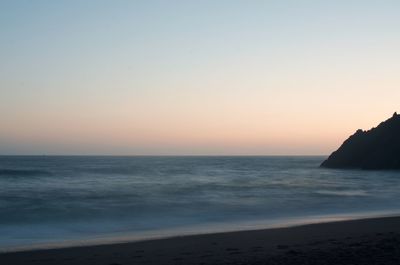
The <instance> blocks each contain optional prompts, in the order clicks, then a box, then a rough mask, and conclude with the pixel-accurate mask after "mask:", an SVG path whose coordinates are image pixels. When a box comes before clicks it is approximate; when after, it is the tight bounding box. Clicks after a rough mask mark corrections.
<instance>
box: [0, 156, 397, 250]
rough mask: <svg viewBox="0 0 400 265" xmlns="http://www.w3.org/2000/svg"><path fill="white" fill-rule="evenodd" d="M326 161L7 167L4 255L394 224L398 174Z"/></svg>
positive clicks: (70, 160) (7, 163)
mask: <svg viewBox="0 0 400 265" xmlns="http://www.w3.org/2000/svg"><path fill="white" fill-rule="evenodd" d="M324 159H325V157H310V156H279V157H273V156H265V157H261V156H260V157H257V156H254V157H252V156H249V157H223V156H220V157H214V156H210V157H206V156H205V157H190V156H189V157H105V156H104V157H101V156H99V157H94V156H93V157H79V156H71V157H59V156H36V157H35V156H32V157H28V156H27V157H22V156H2V157H0V251H4V250H10V249H19V248H35V247H43V246H49V245H50V246H61V245H63V244H64V245H74V244H77V245H80V244H91V243H102V242H118V241H125V240H135V239H142V238H152V237H159V236H171V235H182V234H193V233H204V232H217V231H230V230H239V229H253V228H262V227H272V226H279V225H289V224H300V223H307V222H318V221H324V220H335V219H341V218H344V219H346V218H353V217H360V216H374V215H385V214H396V213H399V212H400V171H361V170H334V169H323V168H319V165H320V163H321V162H322V161H323V160H324Z"/></svg>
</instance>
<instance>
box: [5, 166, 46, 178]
mask: <svg viewBox="0 0 400 265" xmlns="http://www.w3.org/2000/svg"><path fill="white" fill-rule="evenodd" d="M43 175H46V176H47V175H51V173H50V172H49V171H45V170H37V169H4V168H3V169H0V176H7V177H13V176H17V177H21V176H43Z"/></svg>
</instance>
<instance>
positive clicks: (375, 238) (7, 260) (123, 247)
mask: <svg viewBox="0 0 400 265" xmlns="http://www.w3.org/2000/svg"><path fill="white" fill-rule="evenodd" d="M0 264H7V265H13V264H15V265H19V264H32V265H34V264H43V265H50V264H51V265H55V264H57V265H62V264H79V265H80V264H82V265H91V264H96V265H127V264H144V265H145V264H157V265H160V264H166V265H169V264H185V265H188V264H199V265H200V264H203V265H208V264H248V265H252V264H253V265H258V264H260V265H261V264H281V265H283V264H318V265H321V264H352V265H354V264H368V265H370V264H385V265H390V264H400V217H384V218H373V219H363V220H352V221H339V222H331V223H322V224H312V225H304V226H297V227H289V228H277V229H265V230H252V231H240V232H228V233H215V234H207V235H195V236H183V237H174V238H168V239H158V240H149V241H142V242H134V243H122V244H110V245H99V246H84V247H72V248H63V249H49V250H36V251H24V252H14V253H3V254H0Z"/></svg>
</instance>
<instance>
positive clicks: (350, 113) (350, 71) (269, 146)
mask: <svg viewBox="0 0 400 265" xmlns="http://www.w3.org/2000/svg"><path fill="white" fill-rule="evenodd" d="M399 14H400V1H395V0H393V1H387V0H380V1H378V0H376V1H368V0H359V1H352V0H343V1H340V0H338V1H322V0H320V1H307V0H304V1H298V0H293V1H283V0H276V1H267V0H265V1H244V0H242V1H233V0H229V1H223V0H211V1H203V0H201V1H183V0H182V1H172V0H169V1H151V0H143V1H118V0H116V1H99V0H96V1H86V0H83V1H81V0H80V1H73V0H68V1H67V0H65V1H52V0H49V1H41V0H36V1H30V0H29V1H21V0H8V1H5V0H0V153H1V154H121V155H127V154H132V155H139V154H145V155H149V154H154V155H157V154H159V155H165V154H167V155H174V154H193V155H196V154H213V155H216V154H232V155H240V154H259V155H260V154H265V155H268V154H328V153H330V152H331V151H333V149H335V148H337V147H338V145H340V144H341V143H342V141H343V140H344V139H345V138H347V136H348V135H349V134H352V133H353V132H354V131H355V130H356V129H358V128H363V129H369V128H371V127H373V126H376V125H377V123H379V122H380V121H382V120H384V119H386V118H389V117H390V116H391V115H392V113H393V112H394V111H396V110H397V111H399V110H400V108H399V103H400V74H399V70H400V15H399Z"/></svg>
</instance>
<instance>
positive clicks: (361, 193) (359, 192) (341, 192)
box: [316, 190, 368, 196]
mask: <svg viewBox="0 0 400 265" xmlns="http://www.w3.org/2000/svg"><path fill="white" fill-rule="evenodd" d="M316 193H318V194H321V195H331V196H368V193H367V192H366V191H364V190H319V191H316Z"/></svg>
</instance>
